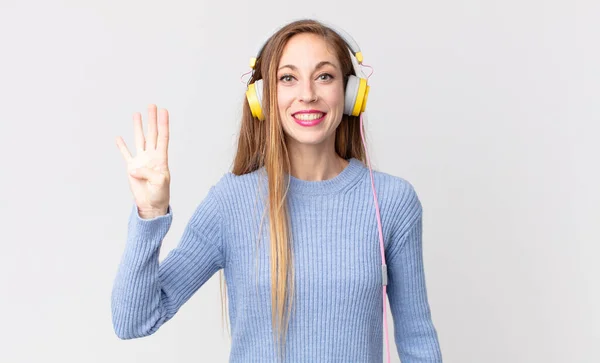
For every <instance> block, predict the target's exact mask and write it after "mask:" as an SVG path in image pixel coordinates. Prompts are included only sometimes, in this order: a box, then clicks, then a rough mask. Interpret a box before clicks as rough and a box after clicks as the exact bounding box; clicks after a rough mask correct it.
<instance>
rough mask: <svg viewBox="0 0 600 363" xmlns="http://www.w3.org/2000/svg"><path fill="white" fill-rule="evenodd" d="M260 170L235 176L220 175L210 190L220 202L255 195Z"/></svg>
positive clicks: (231, 174)
mask: <svg viewBox="0 0 600 363" xmlns="http://www.w3.org/2000/svg"><path fill="white" fill-rule="evenodd" d="M259 174H260V170H255V171H253V172H250V173H246V174H242V175H236V174H234V173H232V172H230V171H229V172H226V173H224V174H222V176H221V177H220V178H219V180H218V181H217V182H216V183H215V184H214V185H213V186H212V187H211V188H210V189H211V193H214V194H215V195H216V196H218V198H220V199H221V200H222V201H227V200H238V201H239V200H240V199H242V198H244V197H247V196H249V195H255V194H256V190H257V186H258V181H259Z"/></svg>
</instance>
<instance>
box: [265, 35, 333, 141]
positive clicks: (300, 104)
mask: <svg viewBox="0 0 600 363" xmlns="http://www.w3.org/2000/svg"><path fill="white" fill-rule="evenodd" d="M277 102H278V106H279V114H280V115H281V122H282V127H283V130H284V132H285V134H286V142H287V144H288V146H292V147H294V146H299V145H302V144H303V145H320V146H326V147H329V146H330V147H331V149H332V150H333V147H334V143H335V130H336V128H337V127H338V125H339V124H340V122H341V120H342V115H343V111H344V82H343V77H342V71H341V67H340V63H339V61H338V59H337V57H336V55H335V54H334V53H332V52H330V50H329V49H328V47H327V43H325V41H324V40H323V39H322V38H321V37H320V36H318V35H315V34H310V33H301V34H297V35H295V36H293V37H292V38H290V39H289V41H288V43H287V44H286V46H285V48H284V49H283V54H282V56H281V59H280V61H279V66H278V71H277ZM329 144H330V145H329Z"/></svg>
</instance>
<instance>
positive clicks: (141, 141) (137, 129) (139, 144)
mask: <svg viewBox="0 0 600 363" xmlns="http://www.w3.org/2000/svg"><path fill="white" fill-rule="evenodd" d="M133 130H134V133H135V135H134V136H135V149H136V150H137V152H138V154H139V153H141V152H142V151H144V150H145V149H146V140H145V138H144V127H143V126H142V115H141V114H140V113H139V112H136V113H134V114H133Z"/></svg>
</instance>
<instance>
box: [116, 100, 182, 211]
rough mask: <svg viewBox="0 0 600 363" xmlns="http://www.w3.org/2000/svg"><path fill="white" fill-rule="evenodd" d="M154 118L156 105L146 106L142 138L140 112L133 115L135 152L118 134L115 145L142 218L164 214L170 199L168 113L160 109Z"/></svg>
mask: <svg viewBox="0 0 600 363" xmlns="http://www.w3.org/2000/svg"><path fill="white" fill-rule="evenodd" d="M159 116H160V117H159V119H158V121H157V109H156V105H149V106H148V135H147V137H144V129H143V127H142V115H141V114H140V113H139V112H136V113H135V114H134V115H133V126H134V133H135V147H136V151H137V153H136V155H135V157H133V156H131V153H130V152H129V150H128V149H127V146H126V145H125V141H123V139H122V138H121V137H120V136H118V137H117V138H116V143H117V147H118V148H119V150H120V151H121V154H122V155H123V158H124V159H125V162H126V163H127V175H128V179H129V188H130V189H131V192H132V193H133V197H134V200H135V203H136V205H137V207H138V212H139V214H140V216H141V217H142V218H146V219H148V218H154V217H156V216H161V215H165V214H166V213H167V208H168V206H169V201H170V183H171V175H170V173H169V166H168V155H167V154H168V146H169V113H168V111H167V110H166V109H164V108H163V109H161V110H160V115H159Z"/></svg>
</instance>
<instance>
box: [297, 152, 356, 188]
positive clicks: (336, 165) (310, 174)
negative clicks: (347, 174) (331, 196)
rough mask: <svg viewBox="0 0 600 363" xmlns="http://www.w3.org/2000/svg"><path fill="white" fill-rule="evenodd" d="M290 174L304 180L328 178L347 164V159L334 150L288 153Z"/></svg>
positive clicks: (334, 175)
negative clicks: (325, 152) (323, 152)
mask: <svg viewBox="0 0 600 363" xmlns="http://www.w3.org/2000/svg"><path fill="white" fill-rule="evenodd" d="M290 164H291V165H290V166H291V171H290V174H291V175H292V176H293V177H295V178H298V179H301V180H306V181H321V180H329V179H333V178H334V177H336V176H337V175H338V174H339V173H341V172H342V170H344V169H345V168H346V166H347V165H348V161H347V160H345V159H343V158H341V157H340V156H339V155H337V154H336V153H335V152H332V153H327V154H322V153H311V154H307V153H294V152H292V153H290Z"/></svg>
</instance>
